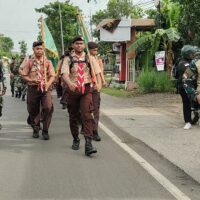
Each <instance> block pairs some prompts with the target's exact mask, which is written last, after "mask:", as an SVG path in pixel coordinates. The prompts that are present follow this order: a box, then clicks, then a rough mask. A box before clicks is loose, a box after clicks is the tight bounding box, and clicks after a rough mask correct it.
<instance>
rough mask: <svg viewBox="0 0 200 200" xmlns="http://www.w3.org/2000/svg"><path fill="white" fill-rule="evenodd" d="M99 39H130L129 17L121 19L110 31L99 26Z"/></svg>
mask: <svg viewBox="0 0 200 200" xmlns="http://www.w3.org/2000/svg"><path fill="white" fill-rule="evenodd" d="M100 39H101V41H105V42H125V41H130V40H131V19H122V20H121V21H120V23H119V25H118V27H117V28H116V30H115V31H114V32H113V33H111V32H109V31H107V30H105V29H103V28H102V27H101V28H100Z"/></svg>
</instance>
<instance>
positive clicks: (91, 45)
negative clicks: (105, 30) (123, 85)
mask: <svg viewBox="0 0 200 200" xmlns="http://www.w3.org/2000/svg"><path fill="white" fill-rule="evenodd" d="M98 48H99V45H98V44H97V43H96V42H88V49H89V52H90V55H91V57H92V59H91V62H92V63H91V64H92V65H93V67H94V68H95V67H98V68H100V69H101V74H102V76H103V63H102V60H101V59H100V58H98V57H97V53H98ZM103 84H104V83H103V81H102V80H101V81H100V83H99V86H100V87H102V85H103ZM99 89H100V88H99ZM92 99H93V106H94V111H93V114H94V124H93V140H95V141H101V137H100V136H99V134H98V124H99V108H100V102H101V98H100V92H99V90H97V89H94V91H93V93H92Z"/></svg>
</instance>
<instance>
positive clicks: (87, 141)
mask: <svg viewBox="0 0 200 200" xmlns="http://www.w3.org/2000/svg"><path fill="white" fill-rule="evenodd" d="M93 153H97V150H96V149H95V148H94V147H93V146H92V140H91V139H90V138H85V155H86V156H90V155H91V154H93Z"/></svg>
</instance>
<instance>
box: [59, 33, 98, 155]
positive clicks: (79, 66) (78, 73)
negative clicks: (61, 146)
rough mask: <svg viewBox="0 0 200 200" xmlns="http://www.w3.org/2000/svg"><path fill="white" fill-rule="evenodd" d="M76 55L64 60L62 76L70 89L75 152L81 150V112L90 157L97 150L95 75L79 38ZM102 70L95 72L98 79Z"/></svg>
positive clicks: (69, 107)
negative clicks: (94, 126)
mask: <svg viewBox="0 0 200 200" xmlns="http://www.w3.org/2000/svg"><path fill="white" fill-rule="evenodd" d="M73 48H74V53H72V54H71V56H70V57H67V58H65V59H64V63H63V66H62V70H61V74H62V77H63V80H64V81H65V83H66V84H67V87H68V98H67V103H68V112H69V121H70V130H71V133H72V136H73V139H74V140H73V145H72V149H73V150H78V149H79V144H80V139H79V128H78V121H79V115H80V112H79V111H81V119H82V123H83V128H84V137H85V140H86V143H85V155H87V156H89V155H91V154H93V153H96V152H97V150H96V149H95V148H94V147H93V146H92V138H93V115H92V110H93V105H92V104H93V103H92V90H93V84H94V81H93V78H94V77H93V75H92V74H94V73H91V71H92V70H91V67H90V65H89V59H88V56H87V55H86V54H85V52H84V48H85V46H84V40H83V38H82V37H81V36H77V37H75V38H74V40H73ZM99 73H100V69H96V70H95V74H96V77H97V78H99V77H100V75H99Z"/></svg>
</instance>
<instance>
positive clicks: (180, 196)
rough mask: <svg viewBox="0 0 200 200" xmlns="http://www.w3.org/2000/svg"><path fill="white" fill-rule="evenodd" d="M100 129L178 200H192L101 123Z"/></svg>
mask: <svg viewBox="0 0 200 200" xmlns="http://www.w3.org/2000/svg"><path fill="white" fill-rule="evenodd" d="M99 127H100V128H101V129H102V130H103V131H104V132H105V133H106V134H107V135H108V136H109V137H110V138H111V139H112V140H113V141H114V142H115V143H116V144H118V145H119V146H120V147H121V148H122V149H123V150H124V151H126V152H127V153H128V154H129V155H130V156H131V157H132V158H133V159H134V160H135V161H136V162H137V163H138V164H139V165H140V166H141V167H142V168H143V169H145V170H146V171H147V172H148V173H149V174H150V175H151V176H152V177H153V178H154V179H155V180H156V181H158V182H159V183H160V184H161V185H162V186H163V187H164V188H165V189H166V190H167V191H168V192H169V193H171V194H172V195H173V196H174V197H175V198H176V199H177V200H191V198H189V197H188V196H187V195H186V194H184V193H183V192H182V191H181V190H180V189H178V187H176V186H175V185H174V184H173V183H172V182H170V181H169V180H168V179H167V178H166V177H165V176H163V175H162V174H161V173H160V172H159V171H158V170H156V169H155V168H154V167H153V166H152V165H151V164H149V163H148V162H147V161H146V160H145V159H144V158H142V157H141V156H140V155H139V154H138V153H136V152H135V151H134V150H133V149H132V148H130V147H129V146H128V145H127V144H125V143H123V142H122V141H121V139H120V138H119V137H118V136H117V135H115V134H114V133H113V132H112V131H111V130H110V129H108V128H107V127H106V126H105V125H103V123H101V122H99Z"/></svg>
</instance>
